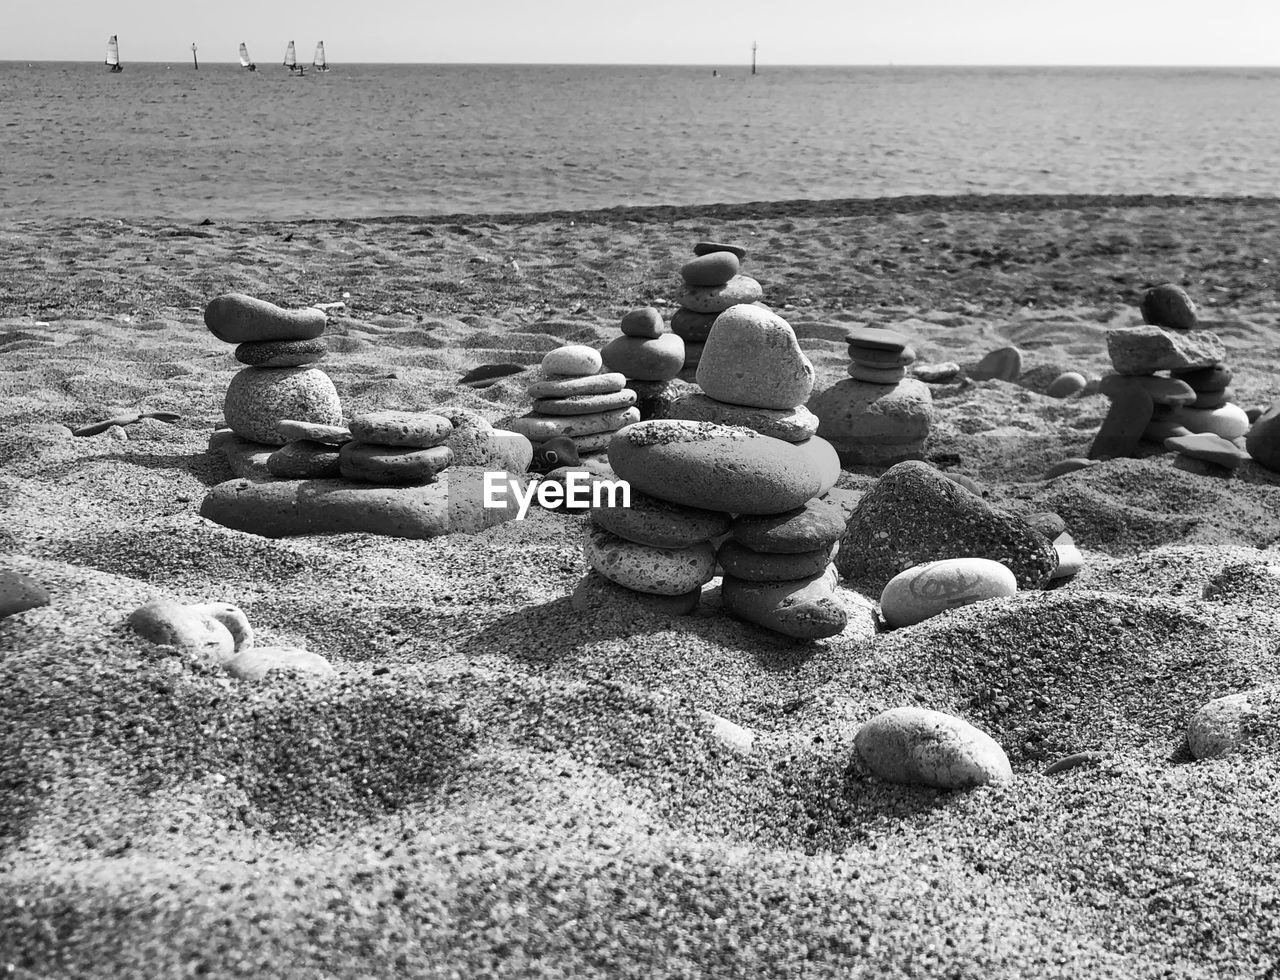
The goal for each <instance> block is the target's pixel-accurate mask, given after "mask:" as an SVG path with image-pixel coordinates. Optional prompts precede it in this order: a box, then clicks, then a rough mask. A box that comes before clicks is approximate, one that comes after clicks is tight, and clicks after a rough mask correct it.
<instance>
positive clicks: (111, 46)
mask: <svg viewBox="0 0 1280 980" xmlns="http://www.w3.org/2000/svg"><path fill="white" fill-rule="evenodd" d="M106 64H108V65H110V66H111V67H112V68H118V67H119V66H120V43H119V42H118V41H117V40H116V36H115V35H114V34H112V35H111V37H110V39H109V40H108V41H107V60H106Z"/></svg>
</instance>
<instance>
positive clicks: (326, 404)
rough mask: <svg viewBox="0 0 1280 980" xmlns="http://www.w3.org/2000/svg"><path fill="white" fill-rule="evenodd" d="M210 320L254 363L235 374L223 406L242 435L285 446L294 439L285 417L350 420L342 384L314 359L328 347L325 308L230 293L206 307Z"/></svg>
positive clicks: (214, 329)
mask: <svg viewBox="0 0 1280 980" xmlns="http://www.w3.org/2000/svg"><path fill="white" fill-rule="evenodd" d="M204 322H205V326H207V327H208V328H209V331H210V333H212V334H213V335H214V336H215V337H217V338H218V339H219V340H221V341H223V342H224V343H228V344H235V345H236V348H235V357H236V360H237V361H239V362H240V363H241V364H244V365H246V367H244V368H242V369H241V370H240V371H239V372H238V373H237V374H236V375H235V377H233V378H232V379H231V383H230V384H229V385H228V386H227V393H226V397H225V398H224V399H223V406H222V409H223V414H224V415H225V417H226V420H227V425H228V426H230V427H231V429H233V430H234V431H235V433H236V435H238V436H239V437H240V438H242V439H247V440H249V441H250V442H255V443H261V444H263V445H266V446H281V445H284V443H285V442H286V441H287V440H286V439H285V438H284V437H283V436H281V435H280V433H279V430H278V427H279V424H280V423H281V422H282V421H285V420H290V419H292V420H295V421H300V422H307V423H313V424H317V425H335V426H336V425H340V424H341V423H342V405H341V402H340V401H339V399H338V392H337V389H335V388H334V386H333V382H332V381H331V380H330V379H329V376H328V375H327V374H325V373H324V372H323V371H321V370H320V369H319V368H316V367H311V366H310V365H312V364H315V363H316V362H317V361H319V360H321V359H322V358H323V357H324V356H325V354H326V353H327V350H328V348H327V346H326V344H325V342H324V339H323V337H322V335H323V334H324V330H325V326H326V324H327V322H328V318H327V317H326V316H325V313H324V311H323V310H319V309H316V308H315V307H308V308H306V309H302V310H286V309H282V308H281V307H278V306H276V305H274V304H273V303H268V302H266V301H264V300H260V299H255V298H254V297H252V296H246V295H244V294H243V293H226V294H224V295H222V296H219V297H217V298H216V299H214V300H213V301H212V302H210V303H209V305H208V306H206V307H205V311H204Z"/></svg>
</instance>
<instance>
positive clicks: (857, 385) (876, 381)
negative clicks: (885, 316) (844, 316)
mask: <svg viewBox="0 0 1280 980" xmlns="http://www.w3.org/2000/svg"><path fill="white" fill-rule="evenodd" d="M847 339H848V344H849V358H850V364H849V368H848V373H849V378H848V380H846V381H839V382H837V383H836V384H834V385H832V386H831V387H830V388H828V389H826V391H823V392H820V393H818V394H817V395H814V397H813V398H811V399H810V400H809V409H810V411H812V412H813V414H814V415H816V416H817V417H818V419H819V420H820V421H819V423H818V435H820V436H822V437H823V438H825V439H828V440H830V442H831V444H832V445H833V446H835V448H836V452H837V453H839V455H840V462H841V463H842V464H844V465H846V466H891V465H893V464H894V463H900V462H902V461H903V460H907V459H919V458H920V457H921V455H922V453H923V450H924V445H925V443H926V442H927V441H928V438H929V431H930V428H931V426H932V424H933V395H932V394H930V392H929V386H928V385H926V384H925V383H924V382H923V381H918V380H916V379H915V378H908V377H907V369H908V368H909V367H910V366H911V364H912V363H913V362H914V361H915V357H916V355H915V350H914V349H913V348H912V347H911V344H910V342H909V341H908V339H907V338H906V337H905V336H903V335H902V334H900V333H898V332H897V331H896V330H886V329H883V328H880V327H854V328H852V329H850V330H849V332H848V338H847Z"/></svg>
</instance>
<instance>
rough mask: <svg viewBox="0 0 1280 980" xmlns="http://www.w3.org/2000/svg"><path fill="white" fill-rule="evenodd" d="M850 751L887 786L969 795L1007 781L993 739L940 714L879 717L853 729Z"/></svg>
mask: <svg viewBox="0 0 1280 980" xmlns="http://www.w3.org/2000/svg"><path fill="white" fill-rule="evenodd" d="M853 745H854V751H855V752H856V753H857V756H858V759H859V760H861V762H862V763H863V765H865V766H866V767H867V768H868V769H870V770H871V772H872V773H874V774H875V775H877V776H879V777H880V778H881V779H887V780H888V781H889V782H893V783H905V784H907V785H913V786H933V787H936V788H937V789H970V788H973V787H975V786H983V785H985V784H988V783H1003V782H1008V781H1010V780H1012V779H1013V769H1012V767H1011V766H1010V765H1009V758H1008V756H1006V755H1005V753H1004V749H1002V748H1001V747H1000V745H999V743H997V742H996V741H995V739H993V738H992V737H991V736H990V735H988V734H987V733H986V732H983V731H980V730H979V729H977V728H975V727H974V726H973V725H971V724H969V723H968V722H967V721H965V720H964V719H963V718H957V717H955V716H954V715H949V714H946V713H945V712H942V711H930V710H929V709H927V708H914V707H904V708H892V709H890V710H888V711H882V712H880V714H878V715H876V716H875V717H873V718H872V719H870V720H869V721H868V722H867V723H866V724H864V725H863V726H862V727H861V728H859V729H858V732H857V734H856V735H854V737H853Z"/></svg>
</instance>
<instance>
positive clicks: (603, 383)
mask: <svg viewBox="0 0 1280 980" xmlns="http://www.w3.org/2000/svg"><path fill="white" fill-rule="evenodd" d="M626 386H627V379H626V376H625V375H622V374H619V373H617V372H616V371H610V372H606V373H605V374H592V375H587V376H586V377H582V378H554V379H549V380H545V381H535V382H534V383H533V384H531V385H529V397H530V398H575V397H577V396H579V395H608V394H612V393H613V392H615V391H621V390H622V389H623V388H625V387H626Z"/></svg>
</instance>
